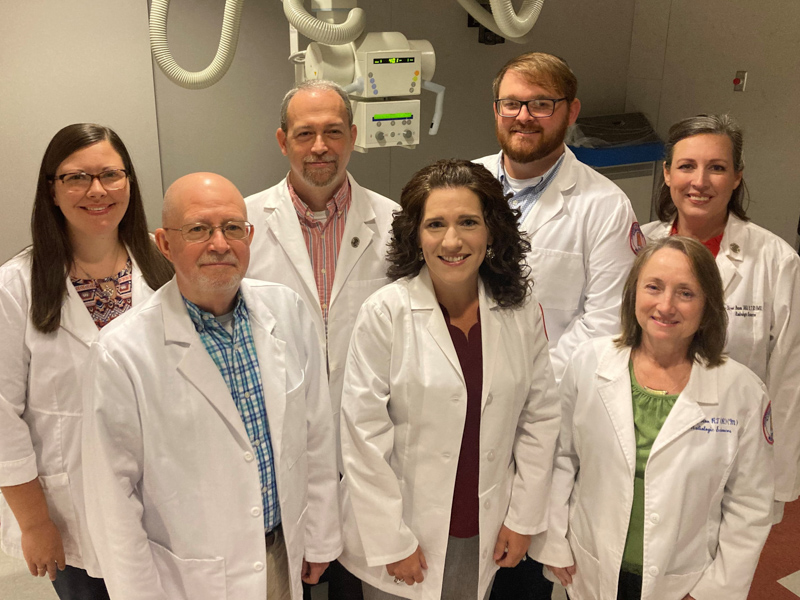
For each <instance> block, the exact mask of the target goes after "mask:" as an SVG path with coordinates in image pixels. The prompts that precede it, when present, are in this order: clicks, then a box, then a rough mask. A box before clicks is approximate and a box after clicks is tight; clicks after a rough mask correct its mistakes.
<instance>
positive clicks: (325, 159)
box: [303, 154, 339, 163]
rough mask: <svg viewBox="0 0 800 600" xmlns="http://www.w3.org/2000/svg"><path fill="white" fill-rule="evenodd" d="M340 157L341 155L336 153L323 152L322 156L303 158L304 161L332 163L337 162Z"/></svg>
mask: <svg viewBox="0 0 800 600" xmlns="http://www.w3.org/2000/svg"><path fill="white" fill-rule="evenodd" d="M338 158H339V157H338V156H335V155H334V156H331V155H326V154H323V155H322V156H315V155H311V156H307V157H305V158H304V159H303V162H304V163H312V162H326V163H332V162H336V161H337V160H338Z"/></svg>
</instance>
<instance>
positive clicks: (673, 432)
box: [650, 363, 719, 457]
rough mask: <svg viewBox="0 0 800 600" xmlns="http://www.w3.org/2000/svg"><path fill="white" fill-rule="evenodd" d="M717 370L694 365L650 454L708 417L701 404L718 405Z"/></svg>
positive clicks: (652, 454) (654, 453)
mask: <svg viewBox="0 0 800 600" xmlns="http://www.w3.org/2000/svg"><path fill="white" fill-rule="evenodd" d="M715 375H716V371H712V370H706V369H704V368H703V367H701V366H700V365H698V364H696V363H695V364H693V365H692V373H691V375H689V381H688V382H687V383H686V387H685V388H684V389H683V391H682V392H681V393H680V395H679V396H678V399H677V400H676V401H675V406H673V407H672V410H671V411H670V412H669V415H667V420H666V421H664V425H663V426H662V427H661V431H659V432H658V436H657V437H656V440H655V442H653V448H652V450H650V456H651V457H653V456H654V455H656V454H658V452H659V451H660V450H661V449H663V448H664V447H665V446H666V445H667V444H669V443H670V442H672V441H673V440H674V439H675V438H677V437H678V436H680V435H682V434H684V433H686V432H687V431H689V430H690V429H691V428H692V427H694V426H695V425H697V424H698V423H700V422H701V421H702V420H703V419H705V418H706V412H705V411H704V410H703V408H702V406H701V404H705V405H716V404H718V403H719V400H718V398H719V396H718V394H717V380H716V376H715Z"/></svg>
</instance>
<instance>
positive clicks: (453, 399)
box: [450, 396, 459, 402]
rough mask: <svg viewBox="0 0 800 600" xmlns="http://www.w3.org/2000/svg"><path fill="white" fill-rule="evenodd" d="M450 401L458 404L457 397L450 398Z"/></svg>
mask: <svg viewBox="0 0 800 600" xmlns="http://www.w3.org/2000/svg"><path fill="white" fill-rule="evenodd" d="M450 399H451V400H452V401H453V402H458V401H459V397H458V396H453V397H452V398H450Z"/></svg>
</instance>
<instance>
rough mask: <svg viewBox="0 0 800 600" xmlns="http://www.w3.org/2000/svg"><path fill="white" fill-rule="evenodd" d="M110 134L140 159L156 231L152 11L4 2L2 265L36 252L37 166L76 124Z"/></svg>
mask: <svg viewBox="0 0 800 600" xmlns="http://www.w3.org/2000/svg"><path fill="white" fill-rule="evenodd" d="M82 121H91V122H97V123H101V124H103V125H108V126H110V127H111V128H113V129H115V130H116V131H117V133H119V135H120V137H122V139H123V141H124V142H125V144H126V145H127V147H128V150H129V151H130V153H131V155H132V156H133V160H134V163H135V165H136V170H137V173H138V175H139V179H140V182H141V184H142V191H143V194H144V197H145V204H146V205H147V212H148V217H149V219H150V222H151V223H153V222H156V223H157V222H158V221H157V220H156V219H159V220H160V214H159V213H160V206H161V197H162V189H161V164H160V156H159V150H158V137H157V131H156V111H155V101H154V96H153V75H152V65H151V61H150V49H149V43H148V34H147V5H146V3H145V2H143V1H142V2H131V1H129V0H113V1H112V0H70V1H59V2H54V1H52V0H50V1H47V0H25V1H24V2H12V1H10V0H4V1H3V2H2V6H0V140H1V141H2V142H1V143H0V165H2V170H1V171H0V189H2V196H0V207H2V213H0V214H2V219H0V263H1V262H3V261H5V260H6V259H8V258H10V257H11V256H13V255H14V254H16V253H17V252H18V251H19V250H21V249H22V248H23V247H24V246H26V245H28V244H29V243H30V225H29V223H30V214H31V208H32V206H33V197H34V192H35V189H36V178H37V176H38V173H39V165H40V163H41V160H42V155H43V154H44V150H45V148H46V147H47V144H48V142H49V141H50V139H51V138H52V137H53V135H54V134H55V133H56V131H58V130H59V129H61V128H62V127H64V126H65V125H69V124H70V123H76V122H82Z"/></svg>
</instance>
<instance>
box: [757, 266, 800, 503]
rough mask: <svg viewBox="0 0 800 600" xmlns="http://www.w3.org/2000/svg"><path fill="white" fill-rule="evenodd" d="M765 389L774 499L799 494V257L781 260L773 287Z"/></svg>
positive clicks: (788, 497) (790, 497) (794, 496)
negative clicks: (772, 437) (772, 438)
mask: <svg viewBox="0 0 800 600" xmlns="http://www.w3.org/2000/svg"><path fill="white" fill-rule="evenodd" d="M773 293H774V297H773V307H772V315H771V317H770V318H771V322H770V341H769V351H770V355H769V363H768V364H767V380H766V382H765V383H766V384H767V390H768V391H769V397H770V399H771V400H772V422H773V427H774V431H775V446H774V452H775V498H776V499H777V500H780V501H783V502H791V501H792V500H795V499H797V497H798V495H800V473H799V471H800V434H798V432H800V256H798V255H796V254H792V255H789V256H787V257H786V258H785V259H784V260H782V261H781V263H780V265H779V268H778V276H777V279H776V281H775V287H774V288H773Z"/></svg>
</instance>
